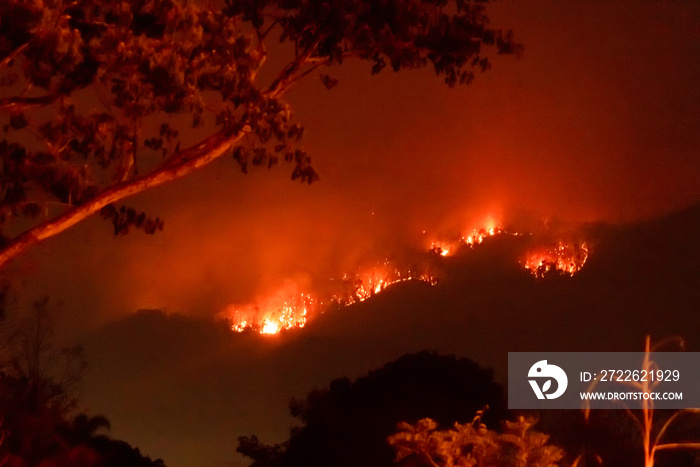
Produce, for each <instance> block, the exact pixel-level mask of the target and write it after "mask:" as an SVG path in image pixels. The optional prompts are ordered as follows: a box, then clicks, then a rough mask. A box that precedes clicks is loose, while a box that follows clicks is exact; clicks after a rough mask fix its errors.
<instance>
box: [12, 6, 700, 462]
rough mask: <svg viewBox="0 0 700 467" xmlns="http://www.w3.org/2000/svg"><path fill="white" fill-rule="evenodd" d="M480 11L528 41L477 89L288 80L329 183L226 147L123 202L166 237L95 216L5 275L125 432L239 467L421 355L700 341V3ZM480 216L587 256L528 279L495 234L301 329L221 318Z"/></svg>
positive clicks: (516, 247) (494, 356)
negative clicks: (49, 311) (242, 444)
mask: <svg viewBox="0 0 700 467" xmlns="http://www.w3.org/2000/svg"><path fill="white" fill-rule="evenodd" d="M487 12H488V14H489V15H490V17H491V20H492V25H493V26H495V27H504V28H512V29H513V30H514V31H515V33H516V37H517V38H518V40H519V41H521V42H522V43H523V44H524V46H525V51H524V53H523V55H522V57H520V58H515V57H512V56H506V57H496V58H495V59H494V60H493V67H492V69H491V70H489V71H487V72H486V73H484V74H478V75H477V78H476V80H475V82H474V83H472V84H471V85H469V86H462V87H457V88H455V89H449V88H448V87H447V86H445V85H443V84H442V83H441V80H440V78H437V77H436V76H435V75H434V73H432V72H431V71H430V70H428V69H426V70H423V71H418V72H410V71H406V72H401V73H398V74H397V73H393V72H384V73H382V74H380V75H379V76H370V72H369V71H370V70H369V65H367V64H363V63H358V62H352V61H351V62H348V63H346V64H344V66H343V67H342V68H338V69H336V70H332V75H333V76H334V77H336V78H338V79H339V80H340V84H339V86H338V87H337V88H336V89H333V90H332V91H327V90H325V88H323V86H322V85H321V83H320V82H319V80H318V79H315V78H313V76H309V79H307V81H305V82H303V83H301V84H300V85H299V86H298V87H296V88H295V89H294V90H293V91H292V92H291V93H290V94H289V101H290V102H291V104H292V106H293V108H294V109H295V115H296V118H297V120H298V121H300V122H301V123H303V124H304V126H305V127H306V133H305V137H304V147H305V148H306V150H307V152H308V153H309V154H310V155H311V156H312V158H313V161H314V167H315V168H316V170H317V171H318V172H319V174H320V177H321V179H320V181H319V182H318V183H314V184H312V185H311V186H308V185H300V184H297V183H293V182H290V181H289V174H290V167H288V166H284V165H282V166H280V167H276V168H273V169H271V170H269V171H268V170H266V169H256V170H252V171H251V173H249V174H248V175H244V174H242V173H241V172H240V170H239V168H238V166H237V164H235V162H233V161H232V160H231V159H230V158H224V159H223V160H219V161H217V162H215V163H213V164H212V165H211V166H208V167H206V168H205V169H203V170H201V171H200V172H198V173H196V174H193V175H192V176H190V177H188V178H185V179H183V180H181V181H178V182H175V183H172V184H169V185H166V186H163V187H160V188H157V189H155V190H151V191H148V192H146V193H143V194H141V195H138V196H136V197H133V198H131V199H129V201H128V203H129V204H130V205H134V206H138V207H140V208H143V209H145V210H147V211H148V212H149V213H152V214H153V215H157V216H160V217H161V218H163V219H165V230H164V232H162V233H160V232H159V233H158V234H157V235H154V236H145V235H142V234H141V233H139V232H135V233H131V234H130V235H128V236H125V237H114V236H113V235H112V229H111V226H110V225H109V224H108V223H106V222H104V221H103V220H100V219H91V220H89V221H87V222H84V223H82V224H81V225H78V226H76V227H74V228H72V229H70V230H69V231H67V232H65V233H63V234H61V235H59V236H57V237H54V238H51V239H49V240H47V241H45V242H43V243H42V244H40V245H39V246H38V247H36V248H34V249H33V251H31V252H30V253H28V254H26V255H24V256H23V257H21V258H19V259H18V260H15V261H14V262H13V263H12V264H11V265H10V266H9V267H10V269H9V270H10V271H11V274H13V275H14V277H15V278H16V281H17V283H18V284H19V293H18V296H17V300H16V302H15V307H14V308H15V309H16V311H17V312H18V313H19V312H20V311H21V310H23V309H27V308H28V307H27V304H28V303H31V302H32V301H33V300H34V299H36V298H37V297H39V296H42V295H48V296H49V297H50V298H51V299H52V301H54V302H55V303H59V302H60V305H57V308H58V311H57V317H58V319H57V324H56V325H57V332H58V334H59V335H60V336H61V338H62V339H64V340H65V341H66V342H81V343H83V344H84V345H85V346H86V351H87V353H86V357H87V361H88V365H89V370H88V373H87V375H86V379H85V382H84V385H83V392H82V399H83V401H84V402H85V406H86V407H87V409H88V410H90V411H91V412H92V413H104V414H105V415H107V417H108V418H109V419H110V420H111V421H112V427H113V430H112V434H113V435H115V436H117V437H122V438H123V439H125V440H127V441H128V442H130V443H131V444H134V445H136V446H139V447H140V448H141V449H142V451H143V452H145V453H146V454H148V455H150V456H152V457H162V458H163V459H164V460H165V461H166V464H167V465H168V466H171V467H184V466H218V465H236V466H239V465H240V466H243V465H247V464H246V463H245V462H244V460H243V458H241V457H240V456H238V455H237V454H236V453H235V447H236V439H237V437H238V436H239V435H248V434H252V433H255V434H257V435H258V436H260V437H261V438H262V439H263V440H264V441H267V442H279V441H282V440H284V439H286V437H287V435H288V428H289V425H290V422H291V419H290V418H289V417H288V415H287V402H288V400H289V398H290V397H292V396H296V397H300V396H303V395H304V394H305V393H307V392H308V391H309V390H311V389H314V388H322V387H325V386H326V385H327V384H328V382H329V381H330V379H332V378H336V377H342V376H349V377H357V376H360V375H362V374H365V373H366V372H367V371H369V370H371V369H373V368H377V367H379V366H381V365H383V364H384V363H386V362H388V361H390V360H392V359H395V358H397V357H399V356H400V355H402V354H404V353H407V352H411V351H418V350H422V349H431V350H437V351H439V352H442V353H456V354H458V355H460V356H464V357H469V358H473V359H475V360H476V361H477V362H479V363H480V364H482V365H484V366H489V367H493V368H494V369H495V370H496V377H497V379H498V380H499V381H502V382H504V381H505V370H506V368H505V362H506V358H507V352H508V351H520V350H543V351H544V350H561V351H566V350H571V351H573V350H581V351H585V350H625V351H638V350H639V351H641V350H642V346H643V338H644V335H645V334H647V333H651V334H652V337H653V338H655V339H661V338H664V337H667V336H669V335H674V334H681V335H682V336H683V337H685V338H686V339H687V341H688V346H689V348H690V349H694V350H698V349H700V319H699V318H698V311H699V310H700V294H699V293H698V290H700V268H699V267H698V265H699V264H700V250H699V249H698V245H697V238H698V235H699V234H700V208H698V207H697V204H696V203H698V202H700V131H699V130H700V87H699V86H698V84H697V83H700V3H698V2H693V1H674V2H656V1H654V2H652V1H648V2H647V1H643V2H640V1H638V0H635V1H605V2H604V1H586V2H583V1H572V2H561V1H529V2H522V1H521V2H517V1H511V0H508V1H506V0H504V1H500V2H498V3H496V4H493V5H489V6H488V9H487ZM693 205H695V207H694V208H693V207H692V206H693ZM689 207H690V208H689ZM688 208H689V209H688ZM684 209H685V210H684ZM489 219H490V220H492V221H497V222H500V223H503V224H504V225H514V226H516V227H517V226H532V225H541V224H544V225H553V224H556V225H562V226H566V229H573V228H575V229H577V231H578V232H579V234H580V235H583V236H585V235H587V236H588V238H590V242H591V243H590V244H591V245H592V248H591V252H590V257H589V260H588V263H587V264H586V266H585V267H584V268H583V269H582V271H581V272H579V273H578V274H577V275H575V276H574V277H572V278H567V279H565V280H555V281H537V280H536V279H534V277H532V276H531V275H529V274H527V273H526V272H523V271H522V270H521V269H522V268H521V267H520V266H519V265H518V259H519V255H520V253H521V250H522V249H521V247H522V245H521V244H519V243H518V242H517V239H513V238H510V237H507V238H500V237H498V238H493V239H489V241H485V242H484V244H482V245H480V246H479V247H478V248H475V249H474V250H472V251H467V252H465V254H464V255H458V256H455V257H448V258H445V259H444V261H442V262H441V263H440V276H441V279H443V280H442V282H441V283H440V284H438V285H437V286H434V287H431V286H429V285H427V284H425V283H404V284H400V285H397V286H395V287H392V288H389V289H387V290H386V291H384V292H382V293H381V294H379V295H377V296H375V297H373V298H372V299H370V300H368V301H366V302H364V303H361V304H359V305H355V306H351V307H347V308H344V309H341V310H338V311H336V312H332V313H331V312H329V313H326V314H324V315H323V316H320V317H317V318H316V319H313V320H311V321H310V323H309V324H307V326H306V327H305V328H303V329H300V330H295V331H293V332H287V333H284V334H283V335H271V336H260V335H250V334H244V335H242V334H237V333H232V332H230V331H228V330H226V329H224V328H223V326H222V325H221V323H219V322H217V321H216V320H217V319H220V318H222V316H223V315H222V312H223V311H224V310H225V309H227V307H228V306H229V305H232V304H245V303H249V302H255V301H256V300H260V298H261V297H264V296H265V295H266V294H269V293H271V292H274V291H276V290H279V289H280V288H288V289H290V290H298V291H305V290H316V289H318V288H320V287H322V285H319V284H323V283H324V281H326V280H327V279H328V278H330V277H338V276H341V275H342V274H344V273H346V272H352V271H355V270H357V268H358V267H361V266H362V265H364V264H371V263H372V262H373V261H377V260H382V259H384V258H387V257H389V258H393V259H397V260H400V261H407V262H410V261H413V260H414V258H416V257H418V256H417V255H419V252H421V253H420V254H423V253H422V252H424V251H425V250H426V247H427V245H429V244H430V242H431V241H432V240H433V239H436V238H437V237H441V236H449V235H453V234H454V233H455V232H460V231H461V230H463V229H470V228H473V227H479V226H481V225H482V224H483V223H484V222H486V221H487V220H489ZM562 228H563V227H562ZM424 232H425V233H424ZM491 240H492V241H491ZM137 310H161V311H160V312H156V311H150V312H138V313H137ZM227 462H228V463H230V462H233V464H227Z"/></svg>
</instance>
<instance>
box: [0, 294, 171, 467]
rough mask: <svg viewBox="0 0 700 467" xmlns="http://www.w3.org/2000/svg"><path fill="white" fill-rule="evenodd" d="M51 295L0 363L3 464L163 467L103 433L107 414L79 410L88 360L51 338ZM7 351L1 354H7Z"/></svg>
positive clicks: (26, 466)
mask: <svg viewBox="0 0 700 467" xmlns="http://www.w3.org/2000/svg"><path fill="white" fill-rule="evenodd" d="M47 305H48V300H47V299H43V300H40V301H38V302H36V303H35V306H34V312H35V313H34V316H32V317H31V319H28V320H27V321H25V322H23V323H21V324H20V325H19V326H18V328H17V330H16V331H15V332H13V333H12V335H11V337H10V339H8V342H7V344H8V345H7V348H4V349H3V354H9V355H7V357H9V358H7V360H6V361H1V362H0V432H1V433H2V436H1V439H2V442H0V464H1V465H3V466H5V467H31V466H39V465H42V466H46V465H51V466H57V467H62V466H65V467H73V466H76V465H81V466H85V467H123V466H125V465H129V466H134V467H164V464H163V461H161V460H155V461H152V460H151V459H150V458H149V457H147V456H143V455H142V454H141V453H140V451H139V450H138V449H137V448H133V447H132V446H130V445H129V444H127V443H125V442H123V441H119V440H115V439H112V438H110V437H108V436H106V435H104V434H102V433H101V431H102V430H105V429H107V430H109V428H110V424H109V421H108V420H107V418H105V417H104V416H99V415H98V416H88V415H86V414H83V413H77V414H76V409H77V406H78V400H77V398H76V396H75V391H74V390H73V389H74V386H75V384H76V383H77V382H78V381H79V380H80V378H81V374H82V369H83V367H84V361H83V359H82V352H81V349H80V348H76V347H72V348H65V349H62V348H60V347H59V346H58V345H57V343H56V341H55V340H54V339H53V332H52V323H51V315H50V313H49V308H48V306H47ZM4 357H5V355H3V358H4Z"/></svg>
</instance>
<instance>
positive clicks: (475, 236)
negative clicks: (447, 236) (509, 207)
mask: <svg viewBox="0 0 700 467" xmlns="http://www.w3.org/2000/svg"><path fill="white" fill-rule="evenodd" d="M501 233H510V232H507V231H506V230H504V229H503V227H502V226H501V224H500V222H496V221H494V220H493V219H492V218H489V219H488V220H487V221H486V222H484V224H483V225H482V226H481V227H479V228H472V229H465V230H464V232H463V233H462V234H460V236H459V238H457V239H454V240H435V241H433V242H431V243H430V251H431V252H432V253H435V254H438V255H440V256H452V255H454V254H455V253H457V251H458V250H460V249H461V248H462V247H464V246H468V247H473V246H475V245H478V244H480V243H481V242H483V241H484V239H485V238H487V237H492V236H494V235H498V234H501ZM512 235H519V234H518V233H513V234H512Z"/></svg>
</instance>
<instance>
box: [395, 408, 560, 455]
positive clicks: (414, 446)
mask: <svg viewBox="0 0 700 467" xmlns="http://www.w3.org/2000/svg"><path fill="white" fill-rule="evenodd" d="M481 416H482V413H481V411H479V412H477V415H476V416H475V417H474V420H472V422H471V423H466V424H459V423H455V424H454V427H453V428H450V429H447V430H438V429H437V423H435V421H433V420H431V419H429V418H425V419H423V420H420V421H418V423H416V424H413V425H412V424H410V423H401V424H399V431H398V432H397V433H395V434H393V435H391V436H390V437H389V438H388V440H387V441H388V442H389V444H391V445H392V446H393V447H394V448H395V449H396V461H397V462H398V463H399V465H402V466H409V465H410V466H411V467H479V466H498V467H558V466H559V461H560V460H562V459H563V458H564V451H563V450H562V449H561V448H559V447H557V446H554V445H552V444H549V443H548V441H549V435H546V434H544V433H540V432H538V431H535V430H533V429H532V428H533V426H534V425H535V423H536V420H534V419H526V418H525V417H518V419H517V420H516V421H514V422H511V421H506V422H505V423H504V426H503V431H502V432H496V431H493V430H489V429H488V428H487V427H486V425H485V424H483V423H482V422H481Z"/></svg>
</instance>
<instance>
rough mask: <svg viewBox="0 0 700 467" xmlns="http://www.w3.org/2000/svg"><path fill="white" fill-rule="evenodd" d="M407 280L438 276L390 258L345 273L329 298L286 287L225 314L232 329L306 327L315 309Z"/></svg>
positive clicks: (348, 301)
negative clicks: (404, 266) (394, 263)
mask: <svg viewBox="0 0 700 467" xmlns="http://www.w3.org/2000/svg"><path fill="white" fill-rule="evenodd" d="M405 281H421V282H427V283H429V284H431V285H435V284H437V279H436V278H435V277H434V276H432V275H430V274H427V273H414V272H412V271H410V270H401V269H399V268H397V267H395V266H392V265H391V264H390V263H389V262H388V261H387V262H385V263H384V264H382V265H379V266H376V267H374V268H371V269H369V270H366V271H362V272H359V273H357V274H353V275H352V276H349V275H345V276H343V278H342V280H341V281H340V283H341V289H342V290H340V291H338V292H337V293H334V294H331V295H330V298H329V299H328V300H326V301H324V300H321V299H319V298H318V297H317V296H315V295H311V294H309V293H296V294H290V292H289V290H286V291H285V290H284V289H282V290H280V291H278V292H276V293H274V294H271V295H270V296H269V297H266V298H264V299H262V300H260V301H259V302H258V303H256V304H250V305H246V306H242V307H238V306H233V305H232V306H230V307H228V308H227V310H226V311H225V314H226V315H227V319H228V321H229V323H230V326H231V330H232V331H236V332H243V331H246V330H251V331H254V332H259V333H261V334H277V333H278V332H280V331H282V330H286V329H295V328H303V327H304V326H305V325H306V323H307V320H308V319H309V315H311V314H313V313H323V312H324V311H326V310H327V309H328V308H330V307H333V306H341V307H344V306H349V305H352V304H353V303H357V302H363V301H365V300H367V299H368V298H370V297H372V296H374V295H376V294H378V293H380V292H382V291H383V290H385V289H386V288H387V287H389V286H391V285H392V284H396V283H398V282H405ZM287 289H289V287H287Z"/></svg>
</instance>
